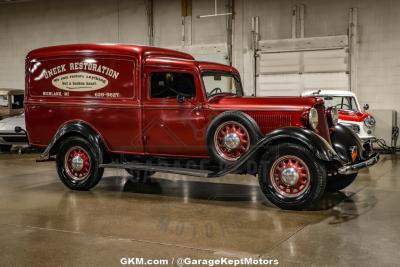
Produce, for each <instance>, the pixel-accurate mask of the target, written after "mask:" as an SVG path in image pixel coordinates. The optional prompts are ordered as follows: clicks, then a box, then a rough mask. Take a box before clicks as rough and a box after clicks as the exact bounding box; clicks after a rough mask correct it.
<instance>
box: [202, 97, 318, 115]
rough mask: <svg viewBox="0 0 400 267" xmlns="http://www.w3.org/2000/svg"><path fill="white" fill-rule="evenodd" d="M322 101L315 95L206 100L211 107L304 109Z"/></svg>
mask: <svg viewBox="0 0 400 267" xmlns="http://www.w3.org/2000/svg"><path fill="white" fill-rule="evenodd" d="M323 103H324V101H323V100H322V99H320V98H316V97H245V96H216V97H214V98H211V99H210V100H209V102H208V104H209V106H210V108H211V109H226V110H229V109H239V110H260V109H262V110H280V111H294V110H299V111H301V110H304V109H308V108H311V107H313V106H314V105H317V104H323Z"/></svg>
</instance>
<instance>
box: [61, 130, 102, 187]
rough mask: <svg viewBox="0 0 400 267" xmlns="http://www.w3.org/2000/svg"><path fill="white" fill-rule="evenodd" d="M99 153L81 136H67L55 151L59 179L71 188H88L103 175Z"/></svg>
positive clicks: (95, 183)
mask: <svg viewBox="0 0 400 267" xmlns="http://www.w3.org/2000/svg"><path fill="white" fill-rule="evenodd" d="M99 158H100V155H98V152H97V151H96V149H95V147H94V146H93V145H92V144H91V143H90V142H88V141H87V140H86V139H84V138H81V137H69V138H68V139H66V140H65V141H64V142H63V144H62V145H61V147H60V149H59V151H58V153H57V159H56V163H57V172H58V176H59V177H60V179H61V181H62V182H63V183H64V184H65V185H66V186H67V187H68V188H70V189H72V190H89V189H91V188H93V187H94V186H95V185H97V183H98V182H99V181H100V179H101V178H102V177H103V172H104V169H103V168H100V167H99V165H100V162H99Z"/></svg>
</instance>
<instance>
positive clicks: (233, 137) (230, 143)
mask: <svg viewBox="0 0 400 267" xmlns="http://www.w3.org/2000/svg"><path fill="white" fill-rule="evenodd" d="M224 145H225V147H226V148H227V149H228V150H232V149H236V148H238V147H239V145H240V137H239V135H238V134H237V133H228V134H227V135H225V137H224Z"/></svg>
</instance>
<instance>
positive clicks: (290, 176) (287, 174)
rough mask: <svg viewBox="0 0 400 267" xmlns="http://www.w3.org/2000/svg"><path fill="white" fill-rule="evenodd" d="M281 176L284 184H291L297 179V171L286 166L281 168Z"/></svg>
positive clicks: (295, 182)
mask: <svg viewBox="0 0 400 267" xmlns="http://www.w3.org/2000/svg"><path fill="white" fill-rule="evenodd" d="M281 178H282V181H283V182H284V183H285V184H287V185H290V186H293V185H295V184H297V181H298V180H299V173H298V172H297V170H296V169H295V168H286V169H283V170H282V174H281Z"/></svg>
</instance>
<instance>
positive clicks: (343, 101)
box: [318, 96, 359, 111]
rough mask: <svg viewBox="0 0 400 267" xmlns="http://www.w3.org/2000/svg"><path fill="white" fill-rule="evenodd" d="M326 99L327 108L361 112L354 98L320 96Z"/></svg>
mask: <svg viewBox="0 0 400 267" xmlns="http://www.w3.org/2000/svg"><path fill="white" fill-rule="evenodd" d="M318 97H321V98H323V99H324V102H325V106H326V107H336V108H338V109H347V110H354V111H359V110H358V106H357V103H356V100H355V98H354V97H352V96H318Z"/></svg>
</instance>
